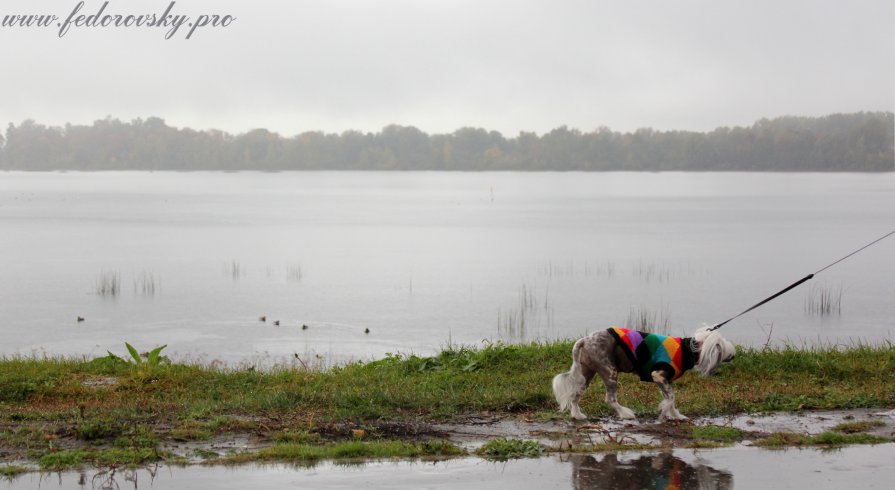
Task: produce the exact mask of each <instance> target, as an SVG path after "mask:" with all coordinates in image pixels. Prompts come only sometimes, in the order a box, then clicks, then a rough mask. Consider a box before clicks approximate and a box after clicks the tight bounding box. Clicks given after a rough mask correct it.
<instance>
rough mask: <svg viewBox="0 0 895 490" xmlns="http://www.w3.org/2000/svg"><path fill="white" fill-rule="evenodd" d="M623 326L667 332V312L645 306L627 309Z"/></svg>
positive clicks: (664, 333) (646, 330)
mask: <svg viewBox="0 0 895 490" xmlns="http://www.w3.org/2000/svg"><path fill="white" fill-rule="evenodd" d="M624 326H625V328H630V329H634V330H640V331H641V332H651V333H660V334H663V335H667V334H668V312H667V311H665V309H664V308H663V309H662V310H655V311H654V310H650V309H649V308H647V307H646V306H641V307H639V308H634V307H633V306H632V307H631V309H630V310H629V311H628V317H627V318H625V322H624Z"/></svg>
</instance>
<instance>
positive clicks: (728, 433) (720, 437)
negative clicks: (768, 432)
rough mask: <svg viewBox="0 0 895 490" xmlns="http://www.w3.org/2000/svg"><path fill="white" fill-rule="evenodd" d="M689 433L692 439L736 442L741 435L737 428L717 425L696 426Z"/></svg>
mask: <svg viewBox="0 0 895 490" xmlns="http://www.w3.org/2000/svg"><path fill="white" fill-rule="evenodd" d="M691 434H692V435H693V438H694V439H701V440H708V441H716V442H728V443H732V442H736V441H738V440H740V438H741V437H742V436H743V433H742V432H741V431H740V430H739V429H736V428H734V427H721V426H718V425H704V426H696V427H693V429H692V431H691Z"/></svg>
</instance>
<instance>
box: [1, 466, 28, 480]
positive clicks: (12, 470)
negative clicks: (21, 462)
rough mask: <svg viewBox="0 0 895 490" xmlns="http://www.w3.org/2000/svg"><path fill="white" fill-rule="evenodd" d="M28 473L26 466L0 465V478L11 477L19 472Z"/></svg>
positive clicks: (19, 473)
mask: <svg viewBox="0 0 895 490" xmlns="http://www.w3.org/2000/svg"><path fill="white" fill-rule="evenodd" d="M24 473H28V468H25V467H24V466H18V465H14V464H5V465H2V466H0V478H6V479H10V480H11V479H13V478H15V477H16V476H19V475H21V474H24Z"/></svg>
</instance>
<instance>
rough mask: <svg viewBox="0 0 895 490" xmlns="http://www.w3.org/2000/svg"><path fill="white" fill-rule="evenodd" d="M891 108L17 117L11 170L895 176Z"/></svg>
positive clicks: (11, 134) (4, 150) (7, 148)
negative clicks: (368, 119) (273, 119)
mask: <svg viewBox="0 0 895 490" xmlns="http://www.w3.org/2000/svg"><path fill="white" fill-rule="evenodd" d="M893 134H895V123H893V114H892V113H891V112H860V113H854V114H833V115H829V116H824V117H789V116H787V117H779V118H776V119H762V120H760V121H758V122H756V123H755V124H753V125H752V126H749V127H734V128H728V127H721V128H718V129H715V130H714V131H711V132H707V133H701V132H693V131H656V130H653V129H638V130H637V131H634V132H628V133H621V132H617V131H612V130H611V129H609V128H606V127H601V128H599V129H597V130H596V131H592V132H581V131H579V130H576V129H569V128H567V127H565V126H563V127H559V128H556V129H554V130H552V131H550V132H549V133H546V134H544V135H541V136H538V135H537V134H535V133H529V132H521V133H519V135H517V136H516V137H515V138H507V137H504V136H503V135H501V134H500V133H498V132H496V131H487V130H484V129H479V128H470V127H467V128H461V129H458V130H457V131H454V132H453V133H450V134H431V135H430V134H426V133H424V132H423V131H420V130H419V129H417V128H415V127H412V126H396V125H391V126H386V127H385V128H383V129H382V130H381V131H379V132H377V133H364V132H360V131H345V132H343V133H341V134H332V133H323V132H319V131H310V132H306V133H301V134H299V135H296V136H292V137H284V136H281V135H279V134H277V133H273V132H271V131H268V130H266V129H255V130H252V131H249V132H247V133H243V134H239V135H232V134H229V133H226V132H223V131H218V130H208V131H197V130H194V129H189V128H183V129H177V128H174V127H171V126H168V125H167V124H165V121H164V120H162V119H159V118H157V117H150V118H147V119H135V120H133V121H131V122H122V121H120V120H118V119H112V118H106V119H103V120H99V121H96V122H94V123H93V125H91V126H84V125H72V124H67V125H65V126H64V127H53V126H44V125H42V124H38V123H36V122H34V121H32V120H27V121H24V122H22V123H21V124H19V125H14V124H10V125H9V127H8V128H7V129H6V134H5V135H3V134H0V169H17V170H131V169H132V170H225V171H230V170H264V171H276V170H463V171H475V170H520V171H541V170H560V171H565V170H584V171H607V170H646V171H658V170H700V171H702V170H739V171H869V172H879V171H892V170H895V153H893Z"/></svg>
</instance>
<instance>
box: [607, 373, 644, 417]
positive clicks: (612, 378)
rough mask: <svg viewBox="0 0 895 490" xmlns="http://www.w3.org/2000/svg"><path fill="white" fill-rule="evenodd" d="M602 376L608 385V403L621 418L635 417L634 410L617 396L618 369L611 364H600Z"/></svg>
mask: <svg viewBox="0 0 895 490" xmlns="http://www.w3.org/2000/svg"><path fill="white" fill-rule="evenodd" d="M599 372H600V377H601V378H603V384H604V385H605V386H606V403H608V404H609V406H610V407H612V408H613V410H615V413H616V414H618V416H619V418H622V419H635V418H637V416H636V415H634V411H633V410H631V409H630V408H628V407H625V406H622V404H620V403H619V402H618V399H617V398H616V397H615V394H616V392H617V391H618V371H617V370H616V369H615V368H612V367H609V366H600V370H599Z"/></svg>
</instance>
